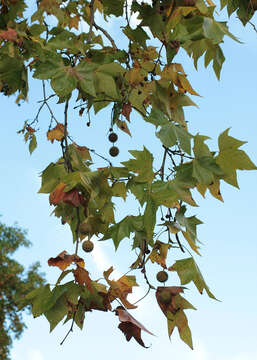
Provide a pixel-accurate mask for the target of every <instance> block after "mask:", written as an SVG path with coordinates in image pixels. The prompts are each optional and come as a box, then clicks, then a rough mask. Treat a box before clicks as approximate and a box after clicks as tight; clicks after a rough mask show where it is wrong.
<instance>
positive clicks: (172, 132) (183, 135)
mask: <svg viewBox="0 0 257 360" xmlns="http://www.w3.org/2000/svg"><path fill="white" fill-rule="evenodd" d="M156 136H157V137H158V138H159V139H160V140H161V142H162V143H163V145H164V146H166V147H172V146H174V145H175V144H176V143H177V142H178V143H179V145H180V146H181V148H182V150H184V151H185V152H187V153H188V154H191V137H192V135H190V134H189V133H188V131H187V130H186V129H185V128H184V127H183V126H181V125H175V124H173V123H171V122H170V123H168V124H166V125H163V126H162V127H161V129H160V131H159V132H158V133H156Z"/></svg>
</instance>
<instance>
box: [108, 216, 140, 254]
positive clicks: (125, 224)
mask: <svg viewBox="0 0 257 360" xmlns="http://www.w3.org/2000/svg"><path fill="white" fill-rule="evenodd" d="M132 219H133V216H126V217H125V218H124V219H123V220H121V221H120V222H119V223H117V224H115V225H113V226H111V227H109V229H108V230H107V231H106V233H105V234H104V237H103V238H102V239H101V240H107V239H112V240H113V243H114V246H115V250H117V249H118V246H119V244H120V242H121V240H123V239H124V238H126V237H127V238H128V237H130V234H131V232H133V231H134V226H133V221H132Z"/></svg>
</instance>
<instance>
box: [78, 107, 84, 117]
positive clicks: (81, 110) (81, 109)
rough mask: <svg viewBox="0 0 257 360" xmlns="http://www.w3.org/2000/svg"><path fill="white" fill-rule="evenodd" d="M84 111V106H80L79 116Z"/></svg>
mask: <svg viewBox="0 0 257 360" xmlns="http://www.w3.org/2000/svg"><path fill="white" fill-rule="evenodd" d="M84 111H85V108H84V107H81V108H80V109H79V116H82V115H83V112H84Z"/></svg>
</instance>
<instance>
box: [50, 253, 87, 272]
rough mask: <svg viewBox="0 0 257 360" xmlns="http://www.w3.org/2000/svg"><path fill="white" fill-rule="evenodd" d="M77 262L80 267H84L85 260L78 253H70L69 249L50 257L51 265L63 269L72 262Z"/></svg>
mask: <svg viewBox="0 0 257 360" xmlns="http://www.w3.org/2000/svg"><path fill="white" fill-rule="evenodd" d="M72 263H75V264H77V265H78V266H80V267H84V266H85V263H84V260H83V259H82V258H81V257H79V256H78V255H76V254H73V255H69V254H68V253H67V251H65V250H64V251H62V252H61V253H60V254H59V255H58V256H56V257H55V258H50V259H49V260H48V265H49V266H57V267H58V268H59V269H61V270H62V271H63V270H65V269H66V268H67V267H68V266H69V265H70V264H72Z"/></svg>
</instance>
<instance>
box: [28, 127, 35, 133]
mask: <svg viewBox="0 0 257 360" xmlns="http://www.w3.org/2000/svg"><path fill="white" fill-rule="evenodd" d="M26 130H27V131H28V132H29V133H30V134H33V133H34V132H35V131H36V130H35V129H33V128H32V127H31V126H27V127H26Z"/></svg>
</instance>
